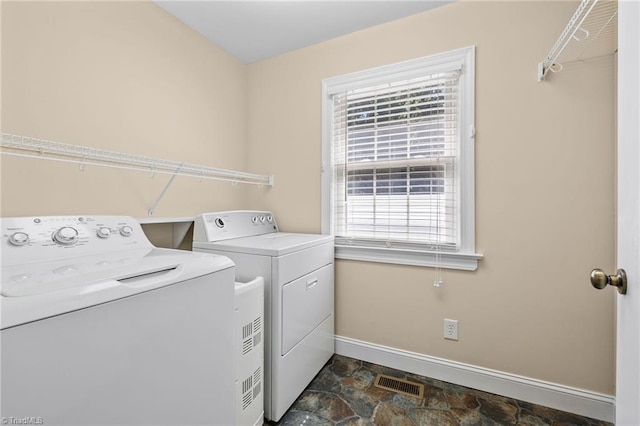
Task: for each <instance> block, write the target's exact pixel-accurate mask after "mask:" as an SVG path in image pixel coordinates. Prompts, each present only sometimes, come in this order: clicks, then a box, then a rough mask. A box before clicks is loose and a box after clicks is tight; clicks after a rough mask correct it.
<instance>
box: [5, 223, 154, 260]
mask: <svg viewBox="0 0 640 426" xmlns="http://www.w3.org/2000/svg"><path fill="white" fill-rule="evenodd" d="M0 223H1V224H2V262H3V263H4V264H8V265H10V264H13V263H14V262H23V263H24V262H29V261H40V260H49V259H58V258H64V257H70V256H82V255H85V254H95V253H105V252H117V251H122V250H126V249H133V248H146V247H149V248H152V247H153V246H152V245H151V243H150V242H149V240H148V239H147V237H146V235H145V234H144V232H143V231H142V227H141V226H140V224H139V223H138V222H137V221H136V220H135V219H134V218H132V217H128V216H41V217H14V218H2V219H0Z"/></svg>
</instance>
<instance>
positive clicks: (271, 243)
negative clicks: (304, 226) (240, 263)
mask: <svg viewBox="0 0 640 426" xmlns="http://www.w3.org/2000/svg"><path fill="white" fill-rule="evenodd" d="M329 242H333V235H320V234H295V233H289V232H276V233H272V234H263V235H256V236H252V237H244V238H235V239H231V240H224V241H218V242H211V243H203V242H194V243H193V247H194V248H198V249H209V250H219V251H230V252H235V253H247V254H258V255H262V256H283V255H285V254H289V253H292V252H294V251H298V250H304V249H306V248H309V247H313V246H317V245H319V244H325V243H329Z"/></svg>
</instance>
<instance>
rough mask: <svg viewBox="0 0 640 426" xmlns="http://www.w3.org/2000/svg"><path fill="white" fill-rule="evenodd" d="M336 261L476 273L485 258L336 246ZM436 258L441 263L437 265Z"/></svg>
mask: <svg viewBox="0 0 640 426" xmlns="http://www.w3.org/2000/svg"><path fill="white" fill-rule="evenodd" d="M335 248H336V251H335V257H336V259H349V260H361V261H365V262H381V263H393V264H398V265H412V266H430V267H435V266H440V267H441V268H446V269H460V270H464V271H475V270H476V269H478V260H480V259H482V258H483V255H482V254H479V253H451V252H440V253H439V254H438V255H437V254H436V253H435V252H433V251H419V250H408V249H398V248H381V247H354V246H347V245H336V246H335ZM436 256H439V258H440V259H439V262H437V263H436Z"/></svg>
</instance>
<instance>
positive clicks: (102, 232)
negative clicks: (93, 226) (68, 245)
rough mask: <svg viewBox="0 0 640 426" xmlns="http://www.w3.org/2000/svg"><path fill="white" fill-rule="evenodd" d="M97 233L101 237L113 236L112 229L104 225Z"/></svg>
mask: <svg viewBox="0 0 640 426" xmlns="http://www.w3.org/2000/svg"><path fill="white" fill-rule="evenodd" d="M96 235H97V236H98V237H100V238H109V237H110V236H111V229H109V228H106V227H104V226H103V227H102V228H99V229H98V231H97V232H96Z"/></svg>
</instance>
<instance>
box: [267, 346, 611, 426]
mask: <svg viewBox="0 0 640 426" xmlns="http://www.w3.org/2000/svg"><path fill="white" fill-rule="evenodd" d="M378 373H382V374H386V375H388V376H393V377H397V378H402V379H407V380H410V381H412V382H418V383H422V384H424V385H425V392H424V397H423V398H421V399H420V398H417V397H412V396H404V395H401V394H398V393H395V392H391V391H386V390H383V389H380V388H377V387H374V386H373V382H374V380H375V377H376V375H377V374H378ZM266 424H267V425H271V426H273V425H275V423H266ZM277 424H278V425H279V426H290V425H291V426H292V425H295V426H301V425H304V426H320V425H323V426H324V425H336V426H365V425H383V426H405V425H406V426H424V425H437V426H448V425H483V426H484V425H522V426H538V425H539V426H547V425H552V426H568V425H579V426H595V425H598V426H600V425H610V424H611V423H607V422H602V421H599V420H594V419H589V418H586V417H581V416H578V415H575V414H571V413H566V412H563V411H558V410H554V409H551V408H547V407H542V406H539V405H535V404H530V403H528V402H523V401H517V400H515V399H511V398H506V397H502V396H498V395H493V394H490V393H486V392H481V391H477V390H473V389H469V388H465V387H462V386H458V385H454V384H451V383H446V382H441V381H439V380H434V379H429V378H427V377H422V376H418V375H415V374H411V373H405V372H402V371H398V370H393V369H391V368H387V367H382V366H380V365H376V364H371V363H368V362H364V361H359V360H356V359H353V358H347V357H344V356H341V355H334V356H333V358H331V360H329V362H328V363H327V365H325V367H324V368H323V369H322V370H321V371H320V373H319V374H318V375H317V376H316V378H315V379H313V381H312V382H311V384H310V385H309V387H307V389H306V390H305V391H304V393H303V394H302V395H301V396H300V398H298V400H297V401H296V402H295V403H294V404H293V405H292V406H291V409H289V411H288V412H287V413H286V414H285V415H284V417H283V418H282V419H281V420H280V422H279V423H277Z"/></svg>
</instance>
